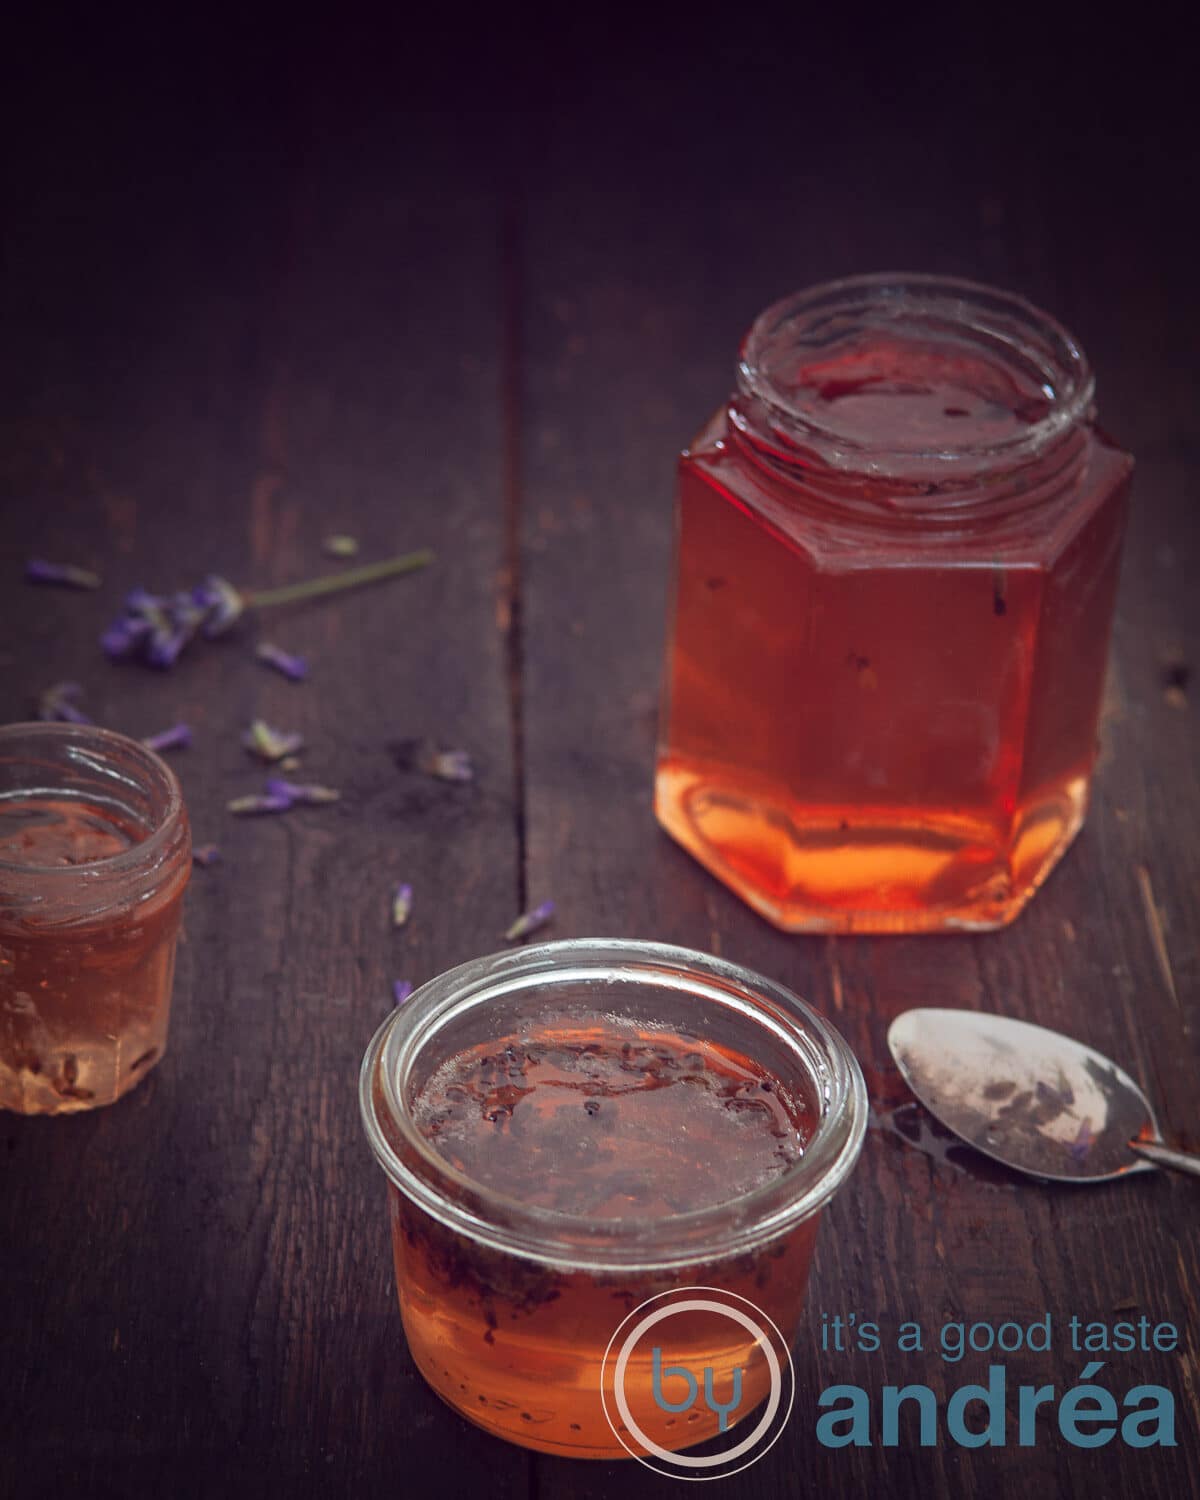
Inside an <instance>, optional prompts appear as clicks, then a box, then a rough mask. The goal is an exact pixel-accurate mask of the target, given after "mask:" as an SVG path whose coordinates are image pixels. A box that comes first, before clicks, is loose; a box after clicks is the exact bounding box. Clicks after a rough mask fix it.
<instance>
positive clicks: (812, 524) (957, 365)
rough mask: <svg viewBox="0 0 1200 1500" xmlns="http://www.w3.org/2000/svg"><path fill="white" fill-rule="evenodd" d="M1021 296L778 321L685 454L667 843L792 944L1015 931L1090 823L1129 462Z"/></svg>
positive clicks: (896, 280)
mask: <svg viewBox="0 0 1200 1500" xmlns="http://www.w3.org/2000/svg"><path fill="white" fill-rule="evenodd" d="M1093 393H1094V382H1093V378H1092V374H1091V371H1090V368H1089V366H1088V362H1087V359H1086V358H1085V356H1084V354H1083V352H1082V350H1081V349H1080V347H1079V345H1078V344H1077V343H1076V342H1075V340H1074V339H1073V338H1072V337H1071V336H1070V335H1069V334H1068V333H1067V332H1066V331H1065V330H1064V329H1063V328H1062V327H1060V325H1059V324H1058V323H1056V322H1055V321H1054V319H1052V318H1050V317H1048V316H1046V314H1044V313H1042V312H1040V311H1039V310H1038V309H1037V308H1035V307H1033V306H1031V305H1030V304H1029V303H1028V302H1026V301H1024V300H1023V299H1022V298H1020V297H1016V296H1011V295H1009V294H1007V293H1005V292H1000V291H996V290H993V289H990V288H988V287H983V286H977V285H975V284H973V283H971V282H965V281H958V280H953V279H950V278H947V277H940V276H860V277H853V278H850V279H847V280H844V281H838V282H832V283H829V284H827V285H824V286H819V287H816V288H814V289H812V290H810V291H806V292H802V293H800V294H799V295H797V296H794V297H791V298H788V299H786V300H785V301H783V302H780V303H778V304H777V305H775V306H774V307H771V308H769V309H768V310H767V311H766V312H765V313H763V314H762V315H761V317H759V318H758V319H757V321H756V322H755V323H754V325H753V326H752V327H751V329H750V331H749V333H748V334H747V336H746V338H745V341H744V343H743V346H742V351H741V360H740V363H739V365H738V370H737V389H736V391H735V392H734V394H733V396H732V398H731V399H730V401H729V404H728V406H727V407H725V408H722V409H721V410H720V411H719V412H718V413H717V414H716V415H715V416H714V417H713V418H712V419H711V420H710V421H709V423H708V424H707V426H705V427H704V428H703V429H702V430H701V432H700V433H699V435H698V436H697V437H696V439H695V441H694V443H693V444H692V445H691V447H689V448H688V449H687V450H686V451H685V452H684V453H683V455H682V458H681V460H680V466H679V487H678V497H677V534H676V554H675V576H674V588H673V598H672V604H671V621H670V643H669V650H668V659H667V665H666V674H665V684H664V695H663V698H664V701H663V713H662V719H661V731H660V745H659V755H658V765H657V782H656V809H657V814H658V818H659V820H660V822H661V823H662V825H663V826H664V827H665V828H666V829H667V831H668V832H669V833H671V834H672V835H673V836H674V837H675V838H676V839H678V841H679V842H680V843H681V844H683V845H684V847H685V848H687V849H689V850H690V851H691V852H692V853H693V854H694V855H695V856H696V858H697V859H699V860H700V861H701V863H702V864H704V865H705V866H707V868H708V869H709V870H711V871H712V872H713V873H714V874H715V875H717V876H718V877H719V878H720V879H721V880H723V881H724V882H725V883H726V884H727V885H729V886H731V887H732V888H733V889H734V890H735V891H737V892H738V893H739V894H740V895H741V896H742V897H743V898H744V899H745V900H746V901H748V902H749V903H750V904H751V905H752V906H753V907H755V908H756V909H757V910H758V911H760V912H761V913H762V914H763V915H764V916H766V917H767V918H768V919H769V920H771V921H772V922H774V923H775V924H776V925H777V926H779V927H781V928H784V929H786V930H790V931H796V932H936V931H942V930H946V929H956V928H958V929H962V928H967V929H986V928H995V927H1002V926H1004V925H1005V924H1006V923H1008V922H1011V921H1012V920H1013V918H1014V917H1016V915H1017V914H1018V912H1019V911H1020V910H1021V909H1022V907H1023V906H1024V905H1025V903H1026V902H1027V901H1028V900H1029V899H1030V897H1031V896H1032V895H1033V893H1034V891H1035V890H1037V888H1038V886H1039V885H1041V883H1042V882H1043V881H1044V880H1045V878H1046V876H1047V875H1048V874H1049V872H1050V871H1051V869H1052V868H1053V867H1054V865H1055V863H1056V862H1057V861H1058V859H1059V858H1060V857H1061V856H1062V854H1063V852H1064V851H1065V850H1066V848H1067V847H1068V845H1069V844H1070V843H1071V841H1072V839H1073V838H1074V837H1075V835H1076V833H1077V832H1078V831H1079V828H1080V826H1081V824H1082V822H1083V818H1084V814H1085V811H1086V807H1087V799H1088V784H1089V778H1090V776H1091V773H1092V768H1093V764H1094V760H1095V754H1096V734H1097V721H1098V718H1099V711H1100V702H1101V694H1102V691H1103V684H1104V672H1105V662H1106V657H1107V649H1108V639H1109V634H1110V627H1111V621H1112V614H1113V602H1114V596H1115V592H1116V586H1117V577H1118V573H1119V568H1120V553H1121V542H1122V536H1123V531H1124V525H1125V515H1126V508H1127V499H1128V491H1129V480H1130V475H1131V471H1132V468H1133V461H1132V459H1131V458H1130V457H1129V455H1128V454H1126V453H1124V452H1122V451H1121V450H1120V449H1119V448H1117V447H1115V446H1114V444H1113V443H1112V442H1111V441H1110V440H1109V439H1108V438H1107V437H1106V436H1105V435H1104V434H1103V433H1102V432H1101V431H1100V430H1099V428H1098V427H1097V426H1096V425H1095V418H1094V408H1093Z"/></svg>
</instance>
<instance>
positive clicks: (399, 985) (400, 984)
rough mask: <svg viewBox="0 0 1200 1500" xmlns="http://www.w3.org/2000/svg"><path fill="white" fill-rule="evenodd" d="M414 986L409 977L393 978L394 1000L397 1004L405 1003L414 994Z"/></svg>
mask: <svg viewBox="0 0 1200 1500" xmlns="http://www.w3.org/2000/svg"><path fill="white" fill-rule="evenodd" d="M412 992H413V987H412V985H411V984H410V983H409V981H408V980H407V979H393V980H392V1001H393V1003H394V1004H396V1005H403V1004H404V1002H405V1001H406V1000H407V999H408V997H409V996H410V995H411V994H412Z"/></svg>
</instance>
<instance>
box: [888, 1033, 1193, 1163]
mask: <svg viewBox="0 0 1200 1500" xmlns="http://www.w3.org/2000/svg"><path fill="white" fill-rule="evenodd" d="M888 1047H889V1048H890V1050H891V1054H892V1057H893V1058H894V1059H895V1061H896V1065H897V1066H898V1067H899V1069H900V1071H901V1073H902V1074H903V1075H904V1079H905V1082H906V1083H907V1084H908V1086H909V1088H911V1089H912V1091H913V1093H914V1094H915V1095H916V1096H917V1098H918V1099H919V1100H920V1101H921V1103H922V1104H923V1105H924V1106H925V1107H926V1109H928V1110H929V1112H930V1113H931V1114H932V1115H934V1116H935V1117H936V1118H937V1119H939V1120H940V1121H941V1122H942V1124H943V1125H945V1126H946V1127H947V1128H948V1129H949V1130H952V1131H953V1132H954V1133H955V1134H956V1135H958V1136H961V1137H962V1139H963V1140H965V1141H967V1142H968V1143H969V1144H970V1145H972V1146H974V1147H975V1148H976V1150H978V1151H982V1152H983V1153H984V1154H985V1155H986V1156H990V1157H992V1158H993V1159H994V1160H996V1161H999V1162H1003V1163H1004V1164H1005V1166H1008V1167H1013V1168H1015V1169H1016V1170H1017V1171H1018V1172H1025V1173H1027V1174H1028V1175H1030V1176H1032V1177H1039V1178H1042V1179H1043V1180H1047V1181H1051V1182H1076V1183H1084V1182H1108V1181H1111V1180H1112V1179H1113V1178H1116V1177H1127V1176H1129V1175H1130V1174H1131V1173H1133V1172H1148V1171H1152V1170H1154V1167H1155V1165H1156V1164H1157V1165H1162V1166H1173V1167H1176V1168H1178V1169H1179V1170H1182V1171H1187V1172H1193V1173H1197V1174H1200V1157H1194V1156H1189V1155H1187V1154H1186V1153H1185V1152H1181V1151H1173V1150H1172V1149H1171V1148H1169V1147H1167V1146H1165V1145H1164V1144H1163V1142H1162V1135H1161V1134H1160V1132H1159V1128H1158V1121H1157V1120H1156V1119H1155V1117H1154V1111H1153V1110H1152V1109H1151V1107H1150V1103H1149V1101H1148V1100H1147V1098H1146V1096H1145V1095H1144V1094H1143V1093H1142V1091H1141V1089H1140V1088H1139V1087H1138V1085H1137V1084H1136V1083H1135V1082H1134V1081H1133V1079H1132V1078H1130V1076H1129V1074H1128V1073H1126V1072H1125V1071H1124V1070H1123V1069H1121V1068H1119V1067H1118V1066H1117V1065H1116V1063H1114V1062H1113V1061H1112V1060H1111V1059H1110V1058H1107V1057H1105V1056H1103V1054H1101V1053H1099V1052H1096V1051H1094V1050H1093V1049H1092V1048H1091V1047H1086V1046H1084V1045H1083V1043H1082V1042H1077V1041H1075V1040H1074V1039H1073V1038H1072V1037H1067V1036H1063V1035H1062V1034H1061V1033H1060V1032H1057V1031H1049V1030H1047V1029H1046V1028H1045V1027H1044V1026H1034V1025H1032V1024H1031V1023H1030V1022H1028V1021H1016V1020H1012V1019H1010V1018H1009V1017H1007V1016H994V1015H986V1014H983V1013H981V1012H978V1011H968V1010H938V1009H919V1010H908V1011H905V1012H903V1014H901V1015H899V1016H897V1017H896V1019H895V1020H894V1021H893V1022H892V1024H891V1026H890V1027H889V1029H888Z"/></svg>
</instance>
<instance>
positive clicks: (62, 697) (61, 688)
mask: <svg viewBox="0 0 1200 1500" xmlns="http://www.w3.org/2000/svg"><path fill="white" fill-rule="evenodd" d="M82 693H83V689H82V688H81V687H80V685H79V684H78V683H77V682H56V683H55V684H54V686H53V687H48V688H47V689H46V691H45V692H44V693H43V694H42V695H41V697H40V698H39V699H38V705H37V716H38V718H39V719H42V720H44V721H45V722H47V723H56V722H57V723H62V724H90V723H91V722H92V721H91V719H89V718H88V716H87V714H85V713H84V712H83V710H82V709H80V708H76V706H75V699H76V698H78V697H80V696H81V694H82Z"/></svg>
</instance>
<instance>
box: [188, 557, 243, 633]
mask: <svg viewBox="0 0 1200 1500" xmlns="http://www.w3.org/2000/svg"><path fill="white" fill-rule="evenodd" d="M192 596H193V598H194V599H195V600H196V603H197V604H198V605H200V606H201V607H202V608H203V609H204V610H205V612H206V616H207V618H206V619H205V621H204V636H205V639H206V640H210V641H211V640H215V639H216V637H217V636H219V635H224V634H225V632H226V631H227V630H228V629H229V627H230V626H231V625H235V624H236V623H237V621H238V620H239V619H240V618H241V616H242V613H243V611H244V610H245V608H246V601H245V599H244V598H243V597H242V595H241V593H240V592H239V591H238V590H237V589H235V588H234V586H233V584H232V583H230V582H229V580H228V579H227V578H220V577H218V576H217V574H216V573H210V574H209V575H208V577H207V578H206V579H205V580H204V582H203V583H201V584H198V585H197V587H196V588H194V589H193V590H192Z"/></svg>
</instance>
